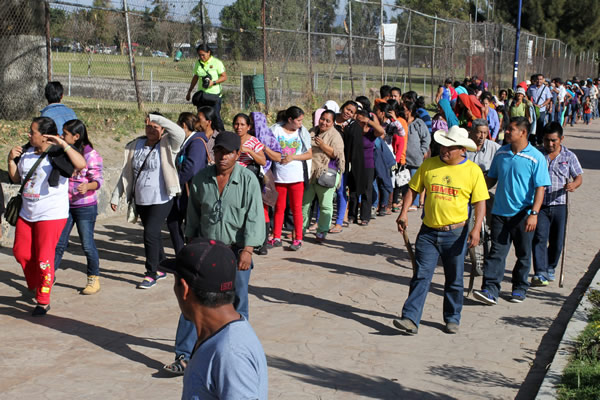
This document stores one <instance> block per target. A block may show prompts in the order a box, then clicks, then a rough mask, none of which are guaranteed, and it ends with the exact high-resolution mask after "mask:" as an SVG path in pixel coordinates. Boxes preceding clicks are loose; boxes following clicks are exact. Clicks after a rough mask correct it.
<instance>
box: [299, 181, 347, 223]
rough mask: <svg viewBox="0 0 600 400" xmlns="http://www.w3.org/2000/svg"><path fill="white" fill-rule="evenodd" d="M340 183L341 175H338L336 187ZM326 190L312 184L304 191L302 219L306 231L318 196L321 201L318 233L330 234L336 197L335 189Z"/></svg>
mask: <svg viewBox="0 0 600 400" xmlns="http://www.w3.org/2000/svg"><path fill="white" fill-rule="evenodd" d="M339 181H340V174H338V175H337V177H336V180H335V183H336V186H337V184H338V183H339ZM336 186H334V187H332V188H326V187H323V186H321V185H319V184H317V183H316V182H315V183H311V184H309V185H308V186H307V187H306V190H304V197H303V198H302V217H303V219H304V224H303V226H304V229H305V230H306V228H308V224H309V222H310V216H309V215H308V213H309V211H310V205H311V203H312V201H313V199H314V198H315V195H316V196H317V199H318V200H319V208H320V214H319V221H318V222H319V226H318V228H317V232H318V233H323V234H327V232H329V226H330V225H331V219H332V217H333V197H334V196H335V188H336Z"/></svg>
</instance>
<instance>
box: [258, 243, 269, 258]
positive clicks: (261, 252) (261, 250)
mask: <svg viewBox="0 0 600 400" xmlns="http://www.w3.org/2000/svg"><path fill="white" fill-rule="evenodd" d="M268 253H269V249H267V246H266V245H264V246H260V247H259V248H257V249H256V254H258V255H259V256H266V255H267V254H268Z"/></svg>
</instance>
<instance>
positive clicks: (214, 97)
mask: <svg viewBox="0 0 600 400" xmlns="http://www.w3.org/2000/svg"><path fill="white" fill-rule="evenodd" d="M200 68H202V69H203V70H204V72H205V73H206V76H208V77H209V78H211V76H210V74H209V73H208V71H207V70H206V68H204V67H203V66H202V63H200ZM211 80H212V79H211ZM219 99H220V97H219V95H218V94H212V93H206V92H205V91H204V90H198V91H197V92H196V93H194V96H192V104H193V105H195V106H196V107H202V106H210V107H213V106H214V105H215V104H217V102H218V101H219Z"/></svg>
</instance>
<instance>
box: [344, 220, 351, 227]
mask: <svg viewBox="0 0 600 400" xmlns="http://www.w3.org/2000/svg"><path fill="white" fill-rule="evenodd" d="M342 226H343V227H344V228H349V227H350V222H348V221H344V222H342Z"/></svg>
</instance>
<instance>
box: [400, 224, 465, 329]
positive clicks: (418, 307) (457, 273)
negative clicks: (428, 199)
mask: <svg viewBox="0 0 600 400" xmlns="http://www.w3.org/2000/svg"><path fill="white" fill-rule="evenodd" d="M468 230H469V227H468V225H465V226H463V227H461V228H457V229H454V230H451V231H448V232H440V231H436V230H434V229H431V228H429V227H427V226H426V225H422V226H421V230H420V231H419V235H418V236H417V241H416V242H415V259H416V263H417V269H416V271H414V273H413V277H412V279H411V280H410V291H409V293H408V299H406V302H405V303H404V307H403V308H402V317H403V318H408V319H410V320H411V321H412V322H414V323H415V325H417V326H418V325H419V322H420V321H421V316H422V314H423V306H424V305H425V298H426V297H427V292H429V286H430V285H431V279H432V277H433V273H434V271H435V267H436V266H437V263H438V259H439V258H440V256H441V257H442V265H443V267H444V277H445V283H444V321H445V322H446V323H448V322H455V323H457V324H458V323H460V312H461V310H462V306H463V289H464V287H463V274H464V268H465V264H464V262H465V250H466V248H467V246H466V244H467V233H468Z"/></svg>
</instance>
